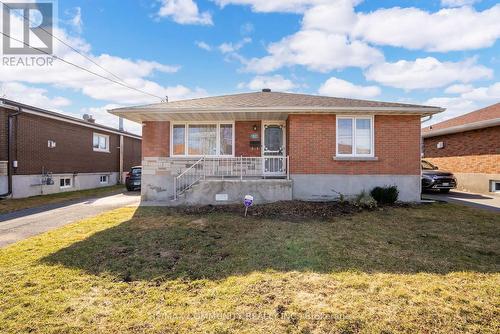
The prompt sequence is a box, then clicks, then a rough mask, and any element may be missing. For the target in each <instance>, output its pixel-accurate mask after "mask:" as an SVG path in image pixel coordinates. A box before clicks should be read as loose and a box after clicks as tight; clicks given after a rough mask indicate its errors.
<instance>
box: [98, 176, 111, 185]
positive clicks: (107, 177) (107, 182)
mask: <svg viewBox="0 0 500 334" xmlns="http://www.w3.org/2000/svg"><path fill="white" fill-rule="evenodd" d="M103 177H105V178H106V182H103V181H102V178H103ZM99 183H100V184H109V175H101V176H99Z"/></svg>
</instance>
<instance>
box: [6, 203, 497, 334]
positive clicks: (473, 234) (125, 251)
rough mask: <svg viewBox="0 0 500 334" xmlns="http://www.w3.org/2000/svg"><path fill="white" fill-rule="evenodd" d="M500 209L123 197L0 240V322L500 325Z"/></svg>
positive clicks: (266, 329)
mask: <svg viewBox="0 0 500 334" xmlns="http://www.w3.org/2000/svg"><path fill="white" fill-rule="evenodd" d="M499 236H500V217H499V216H498V214H495V213H490V212H486V211H479V210H475V209H470V208H465V207H460V206H456V205H451V204H433V205H423V206H419V207H408V208H384V209H381V210H376V211H370V212H362V213H349V214H346V215H342V216H340V217H334V218H331V219H321V220H292V221H284V220H279V219H262V218H255V217H250V218H242V216H241V215H239V214H236V213H220V212H214V213H209V214H204V215H197V214H192V215H189V214H185V213H184V214H181V213H175V212H174V211H172V210H170V209H167V208H139V209H137V208H123V209H118V210H115V211H111V212H109V213H106V214H103V215H101V216H98V217H95V218H92V219H88V220H84V221H82V222H79V223H75V224H72V225H68V226H65V227H63V228H61V229H58V230H55V231H52V232H49V233H46V234H43V235H40V236H37V237H34V238H31V239H28V240H26V241H23V242H19V243H17V244H14V245H11V246H9V247H7V248H5V249H3V250H0V332H2V333H27V332H30V333H79V334H80V333H400V332H403V333H421V332H424V333H461V332H470V333H498V329H499V326H500V310H499V303H500V289H499V286H500V274H499V270H500V240H499Z"/></svg>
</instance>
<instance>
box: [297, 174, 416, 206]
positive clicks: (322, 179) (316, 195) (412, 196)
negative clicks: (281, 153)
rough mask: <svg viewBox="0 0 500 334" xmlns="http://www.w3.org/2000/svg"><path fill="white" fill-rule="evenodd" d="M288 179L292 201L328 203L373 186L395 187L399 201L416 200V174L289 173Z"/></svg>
mask: <svg viewBox="0 0 500 334" xmlns="http://www.w3.org/2000/svg"><path fill="white" fill-rule="evenodd" d="M290 177H291V179H292V180H293V198H294V199H299V200H316V201H318V200H331V199H336V198H338V196H339V195H338V193H342V194H343V195H345V196H354V195H357V194H359V193H361V192H362V191H363V190H364V191H366V192H370V191H371V190H372V189H373V188H374V187H376V186H392V185H396V186H397V187H398V190H399V200H400V201H403V202H418V201H420V188H421V177H420V175H338V174H292V175H291V176H290ZM333 190H335V191H336V192H338V193H335V192H334V191H333Z"/></svg>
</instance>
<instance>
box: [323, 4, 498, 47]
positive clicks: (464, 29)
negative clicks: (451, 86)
mask: <svg viewBox="0 0 500 334" xmlns="http://www.w3.org/2000/svg"><path fill="white" fill-rule="evenodd" d="M499 17H500V4H499V5H496V6H493V7H491V8H489V9H486V10H484V11H482V12H478V11H476V10H475V9H474V8H472V7H461V8H446V9H441V10H440V11H438V12H435V13H429V12H426V11H423V10H421V9H417V8H400V7H394V8H388V9H379V10H376V11H375V12H372V13H367V14H363V13H361V14H358V21H357V23H356V24H355V25H354V26H353V30H352V32H351V35H352V36H353V37H356V38H360V39H362V40H364V41H366V42H369V43H373V44H378V45H390V46H395V47H403V48H406V49H411V50H416V49H423V50H427V51H437V52H447V51H455V50H472V49H479V48H485V47H489V46H492V45H493V44H494V43H495V41H496V40H497V39H498V38H500V20H499V19H498V18H499ZM325 28H327V27H325Z"/></svg>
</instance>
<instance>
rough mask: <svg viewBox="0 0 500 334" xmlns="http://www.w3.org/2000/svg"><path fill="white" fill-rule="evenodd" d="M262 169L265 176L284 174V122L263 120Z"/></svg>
mask: <svg viewBox="0 0 500 334" xmlns="http://www.w3.org/2000/svg"><path fill="white" fill-rule="evenodd" d="M262 131H263V134H262V137H263V142H264V144H263V148H262V157H263V158H264V159H263V160H264V163H263V166H262V167H263V169H264V171H263V172H264V175H265V176H273V175H274V176H282V175H285V174H286V152H285V147H286V146H285V122H280V121H275V122H263V130H262Z"/></svg>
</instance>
